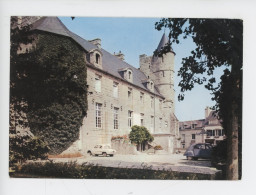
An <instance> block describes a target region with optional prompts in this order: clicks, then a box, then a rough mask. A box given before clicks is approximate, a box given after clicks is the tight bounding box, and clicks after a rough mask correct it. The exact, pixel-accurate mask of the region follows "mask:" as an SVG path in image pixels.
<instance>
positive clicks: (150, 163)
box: [52, 154, 219, 174]
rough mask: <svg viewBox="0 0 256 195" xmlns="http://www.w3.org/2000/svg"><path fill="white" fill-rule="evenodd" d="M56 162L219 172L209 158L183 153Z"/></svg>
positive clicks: (60, 160) (68, 159)
mask: <svg viewBox="0 0 256 195" xmlns="http://www.w3.org/2000/svg"><path fill="white" fill-rule="evenodd" d="M52 160H53V161H54V162H70V161H77V163H79V164H82V163H85V162H87V163H93V164H95V165H98V166H105V167H120V168H126V167H128V168H143V167H150V168H152V169H154V170H158V169H159V170H162V169H165V170H173V171H179V172H190V173H203V174H215V173H216V172H219V171H218V170H217V169H215V168H212V167H211V162H210V161H209V160H200V159H199V160H196V161H195V160H187V159H186V157H185V156H183V154H165V155H163V154H162V155H160V154H159V155H157V154H151V155H149V154H139V155H115V156H114V157H102V156H98V157H95V156H85V157H80V158H59V159H52Z"/></svg>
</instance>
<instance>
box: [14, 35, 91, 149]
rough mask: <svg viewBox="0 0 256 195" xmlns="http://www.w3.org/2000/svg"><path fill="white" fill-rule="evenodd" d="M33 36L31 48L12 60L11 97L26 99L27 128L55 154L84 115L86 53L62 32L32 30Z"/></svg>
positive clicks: (76, 131) (72, 136)
mask: <svg viewBox="0 0 256 195" xmlns="http://www.w3.org/2000/svg"><path fill="white" fill-rule="evenodd" d="M33 37H34V39H33V42H35V43H36V44H35V46H34V47H33V49H32V50H31V49H30V51H27V52H25V53H23V54H19V55H18V56H15V60H14V62H15V63H11V99H13V98H12V97H15V98H16V99H19V101H21V100H22V101H25V102H26V103H27V108H26V114H27V119H28V126H29V128H30V131H31V132H32V133H33V134H34V135H35V136H39V137H42V138H43V139H44V140H45V141H46V143H47V144H48V146H49V148H50V154H57V153H61V152H62V151H64V150H65V149H67V148H68V147H69V146H70V145H71V144H72V143H73V142H74V141H76V140H77V139H78V137H79V128H80V127H81V125H82V121H83V118H84V117H85V115H86V111H87V83H86V76H87V75H86V62H85V56H84V55H85V54H84V51H83V50H82V48H81V47H80V46H79V45H78V44H77V43H75V42H74V41H73V40H71V39H70V38H68V37H65V36H60V35H55V34H52V33H43V32H35V34H33ZM33 45H34V44H33ZM12 74H13V75H12Z"/></svg>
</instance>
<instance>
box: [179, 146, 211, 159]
mask: <svg viewBox="0 0 256 195" xmlns="http://www.w3.org/2000/svg"><path fill="white" fill-rule="evenodd" d="M211 154H212V145H211V144H209V143H197V144H192V145H191V146H189V148H188V149H187V150H186V152H185V153H184V156H186V157H187V159H188V160H191V159H193V160H197V159H198V158H204V159H211Z"/></svg>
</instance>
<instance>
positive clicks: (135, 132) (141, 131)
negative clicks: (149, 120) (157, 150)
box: [129, 125, 154, 144]
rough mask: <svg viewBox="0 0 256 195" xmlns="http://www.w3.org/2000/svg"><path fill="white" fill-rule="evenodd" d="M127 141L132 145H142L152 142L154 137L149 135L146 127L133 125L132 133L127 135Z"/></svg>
mask: <svg viewBox="0 0 256 195" xmlns="http://www.w3.org/2000/svg"><path fill="white" fill-rule="evenodd" d="M129 139H130V140H131V142H132V143H135V144H142V143H147V142H152V141H153V140H154V137H153V136H152V135H151V134H150V133H149V131H148V130H147V128H146V127H143V126H138V125H134V126H132V131H131V132H130V134H129Z"/></svg>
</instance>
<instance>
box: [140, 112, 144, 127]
mask: <svg viewBox="0 0 256 195" xmlns="http://www.w3.org/2000/svg"><path fill="white" fill-rule="evenodd" d="M140 126H144V114H143V113H141V114H140Z"/></svg>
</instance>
